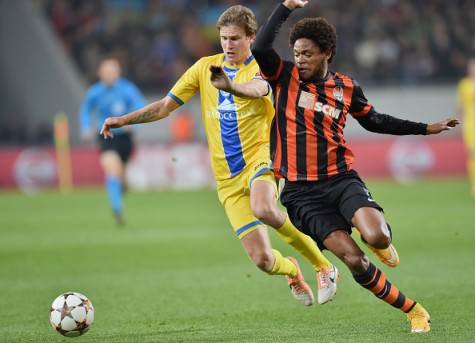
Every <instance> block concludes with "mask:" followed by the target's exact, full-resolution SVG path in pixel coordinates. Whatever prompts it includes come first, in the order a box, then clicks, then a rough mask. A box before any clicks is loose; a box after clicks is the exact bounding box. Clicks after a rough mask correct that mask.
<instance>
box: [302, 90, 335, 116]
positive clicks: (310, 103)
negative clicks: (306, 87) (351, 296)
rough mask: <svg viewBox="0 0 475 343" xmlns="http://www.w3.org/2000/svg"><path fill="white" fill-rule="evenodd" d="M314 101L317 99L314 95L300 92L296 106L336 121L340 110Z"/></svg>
mask: <svg viewBox="0 0 475 343" xmlns="http://www.w3.org/2000/svg"><path fill="white" fill-rule="evenodd" d="M316 100H317V97H316V95H315V94H312V93H309V92H305V91H302V92H301V93H300V98H299V103H298V106H299V107H302V108H306V109H308V110H314V111H317V112H322V113H323V114H326V115H327V116H330V117H332V118H335V119H338V118H339V117H340V113H341V110H339V109H337V108H335V107H333V106H330V105H327V104H324V103H323V102H320V101H316Z"/></svg>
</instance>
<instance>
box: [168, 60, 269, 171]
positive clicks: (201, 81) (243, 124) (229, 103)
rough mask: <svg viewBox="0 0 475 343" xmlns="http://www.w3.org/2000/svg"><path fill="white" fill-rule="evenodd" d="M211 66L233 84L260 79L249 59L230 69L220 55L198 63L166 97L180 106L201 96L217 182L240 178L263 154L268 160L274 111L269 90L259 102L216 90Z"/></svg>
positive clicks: (253, 61)
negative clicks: (218, 69)
mask: <svg viewBox="0 0 475 343" xmlns="http://www.w3.org/2000/svg"><path fill="white" fill-rule="evenodd" d="M210 65H222V66H223V69H224V71H225V73H226V74H227V75H228V76H229V78H230V79H231V80H233V81H234V82H236V83H245V82H249V81H250V80H252V79H261V80H263V79H262V77H261V76H260V73H259V67H258V65H257V63H256V61H255V60H254V57H253V56H252V55H251V56H250V57H249V58H248V59H247V60H246V61H245V62H244V63H243V64H241V65H238V66H231V65H229V64H228V63H227V62H226V61H225V60H224V54H223V53H221V54H217V55H213V56H208V57H203V58H201V59H200V60H198V61H197V62H196V63H195V64H194V65H193V66H191V67H190V68H189V69H188V70H187V71H186V72H185V73H184V74H183V75H182V77H181V78H180V79H179V80H178V81H177V83H176V84H175V85H174V86H173V88H172V89H171V90H170V92H169V93H168V96H170V97H171V98H173V99H174V100H175V101H176V102H177V103H178V104H180V105H182V104H184V103H185V102H186V101H188V99H190V98H191V97H192V96H193V95H195V94H196V93H197V92H199V93H200V99H201V114H202V119H203V124H204V129H205V132H206V136H207V139H208V145H209V151H210V155H211V165H212V168H213V172H214V176H215V179H216V180H225V179H229V178H231V177H233V176H235V175H237V174H239V173H240V172H241V171H242V170H243V169H244V168H245V167H246V165H247V164H248V163H251V162H253V161H254V159H255V158H256V157H257V155H258V154H261V153H262V151H266V154H267V158H270V156H269V131H270V125H271V122H272V118H273V115H274V107H273V103H272V94H271V91H270V87H269V94H268V95H266V96H265V97H262V98H259V99H245V98H240V97H235V96H234V95H232V94H230V93H227V92H224V91H221V90H218V89H216V88H215V87H214V86H213V85H212V84H211V81H210V77H211V72H210V71H209V67H210Z"/></svg>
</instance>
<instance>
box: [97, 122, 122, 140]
mask: <svg viewBox="0 0 475 343" xmlns="http://www.w3.org/2000/svg"><path fill="white" fill-rule="evenodd" d="M122 126H124V123H123V122H122V119H121V118H120V117H109V118H106V120H104V124H102V128H101V135H103V136H104V138H105V139H107V138H114V135H113V134H112V132H111V131H110V129H116V128H119V127H122Z"/></svg>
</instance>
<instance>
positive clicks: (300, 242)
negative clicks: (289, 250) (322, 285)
mask: <svg viewBox="0 0 475 343" xmlns="http://www.w3.org/2000/svg"><path fill="white" fill-rule="evenodd" d="M276 231H277V233H278V234H279V236H280V238H281V239H282V240H283V241H284V242H286V243H287V244H290V245H291V246H293V247H294V249H295V250H297V251H298V252H299V253H300V254H301V255H302V256H303V257H305V258H306V259H307V260H308V261H309V262H310V263H311V264H312V266H313V267H314V268H315V269H316V270H317V271H319V270H320V269H321V268H330V267H331V266H332V264H331V263H330V261H328V260H327V258H326V257H325V256H323V254H322V252H321V251H320V249H319V248H318V246H317V244H316V243H315V242H314V241H313V240H312V239H311V238H310V237H309V236H307V235H305V234H303V233H302V232H300V231H299V230H298V229H297V228H296V227H295V226H294V225H293V224H292V222H291V221H290V219H289V217H288V216H287V218H285V222H284V224H283V225H282V226H281V227H280V228H278V229H277V230H276Z"/></svg>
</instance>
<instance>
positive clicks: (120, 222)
mask: <svg viewBox="0 0 475 343" xmlns="http://www.w3.org/2000/svg"><path fill="white" fill-rule="evenodd" d="M113 213H114V219H115V223H116V225H117V226H124V225H125V220H124V216H123V215H122V212H120V211H116V210H114V211H113Z"/></svg>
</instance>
